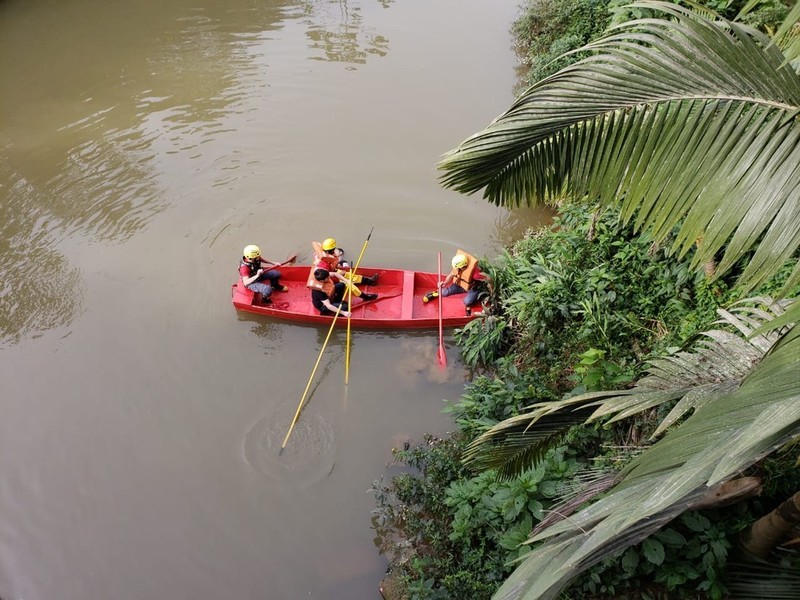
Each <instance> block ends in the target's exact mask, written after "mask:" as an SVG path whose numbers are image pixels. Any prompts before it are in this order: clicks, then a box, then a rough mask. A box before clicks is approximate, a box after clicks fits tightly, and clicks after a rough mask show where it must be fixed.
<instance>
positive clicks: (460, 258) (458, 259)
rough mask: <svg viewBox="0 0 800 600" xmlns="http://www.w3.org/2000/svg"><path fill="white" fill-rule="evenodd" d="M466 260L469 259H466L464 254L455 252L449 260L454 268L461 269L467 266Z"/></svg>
mask: <svg viewBox="0 0 800 600" xmlns="http://www.w3.org/2000/svg"><path fill="white" fill-rule="evenodd" d="M468 262H469V261H468V260H467V257H466V256H464V255H463V254H456V255H455V256H454V257H453V260H451V261H450V263H451V264H452V265H453V268H454V269H463V268H464V267H466V266H467V263H468Z"/></svg>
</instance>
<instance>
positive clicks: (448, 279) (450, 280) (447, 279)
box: [437, 271, 454, 288]
mask: <svg viewBox="0 0 800 600" xmlns="http://www.w3.org/2000/svg"><path fill="white" fill-rule="evenodd" d="M453 278H454V277H453V272H452V271H450V272H449V273H448V274H447V277H445V278H444V281H440V282H439V283H438V284H437V285H438V287H440V288H446V287H447V286H449V285H450V284H451V283H453Z"/></svg>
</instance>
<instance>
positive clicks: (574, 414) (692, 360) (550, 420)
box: [463, 297, 800, 479]
mask: <svg viewBox="0 0 800 600" xmlns="http://www.w3.org/2000/svg"><path fill="white" fill-rule="evenodd" d="M798 304H800V303H798ZM787 306H792V304H791V302H790V301H788V300H787V301H781V302H775V301H773V300H772V298H769V297H758V298H750V299H747V300H742V301H740V302H737V303H736V304H734V305H733V306H731V307H730V309H729V310H719V311H718V312H719V314H720V317H721V319H720V320H719V321H718V323H720V324H728V325H731V326H732V327H734V328H735V329H736V330H738V332H739V335H737V334H735V333H732V332H729V331H724V330H721V329H720V330H712V331H707V332H705V333H704V334H702V337H701V339H700V341H699V342H698V344H697V345H696V346H695V348H693V350H692V351H691V352H688V351H687V352H679V353H677V354H674V355H672V356H667V357H663V358H657V359H654V360H653V361H651V363H650V366H649V368H648V373H647V375H646V376H645V377H643V378H642V379H640V380H639V381H638V382H637V383H636V385H635V386H634V387H633V388H632V389H629V390H618V391H604V392H590V393H588V394H581V395H579V396H573V397H570V398H566V399H564V400H561V401H557V402H542V403H537V404H534V405H533V406H531V407H530V409H529V410H528V411H527V412H525V413H523V414H521V415H518V416H516V417H512V418H510V419H506V420H505V421H502V422H500V423H498V424H497V425H494V426H493V427H491V428H490V429H489V430H487V431H486V432H484V433H483V434H482V435H480V436H479V437H477V438H476V439H474V440H473V441H472V442H471V443H470V444H469V445H468V446H467V448H466V450H465V452H464V455H463V460H464V463H465V464H466V465H468V466H470V467H472V468H475V469H478V470H485V469H498V470H499V477H500V478H501V479H508V478H510V477H514V476H515V475H518V474H519V473H521V472H522V471H524V470H525V469H528V468H530V466H531V465H532V464H535V463H537V462H539V461H540V460H541V459H542V458H543V456H544V454H545V452H546V451H547V450H548V449H549V448H551V447H553V446H554V445H555V444H557V443H559V442H560V441H561V440H562V439H563V436H564V435H565V434H566V432H567V431H568V430H569V428H570V427H572V426H573V425H577V424H579V423H583V422H584V421H588V422H591V421H596V420H598V419H601V418H610V420H609V422H610V423H613V422H615V421H620V420H622V419H627V418H629V417H631V416H633V415H636V414H639V413H641V412H644V411H646V410H650V409H652V408H655V407H657V406H660V405H662V404H665V403H668V402H673V401H675V400H679V401H678V403H677V404H676V405H675V406H674V407H673V408H672V410H671V411H670V413H669V414H668V415H667V416H666V418H665V419H664V420H663V421H662V423H661V424H660V425H659V427H658V428H657V429H656V431H655V433H654V434H653V438H654V439H655V438H657V437H659V436H660V435H661V434H662V433H663V432H664V431H666V430H667V429H668V428H669V427H671V426H672V425H674V424H675V423H676V422H678V421H679V420H681V419H682V418H684V417H685V416H686V415H687V414H689V413H691V412H692V411H697V410H699V409H700V408H702V407H703V406H705V405H706V404H708V403H711V402H715V401H718V400H720V399H722V398H725V397H727V396H728V395H729V394H730V393H732V392H733V391H734V390H735V389H736V388H737V387H738V386H739V384H740V383H741V381H742V379H743V378H744V377H745V376H746V375H747V374H748V373H749V372H750V371H751V370H752V369H753V367H754V365H756V364H758V362H759V361H760V360H761V359H762V357H763V356H764V354H765V353H767V352H768V351H769V350H770V348H771V347H772V345H773V344H774V343H775V342H776V341H777V340H778V339H779V337H780V334H781V333H782V331H780V330H773V331H771V332H766V333H764V334H759V335H753V332H754V330H757V329H759V328H760V327H761V326H762V324H764V323H768V322H769V321H770V320H771V319H774V318H776V317H779V316H781V315H783V314H784V311H785V309H786V307H787ZM747 336H751V337H749V339H747Z"/></svg>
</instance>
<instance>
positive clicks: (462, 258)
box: [422, 250, 489, 316]
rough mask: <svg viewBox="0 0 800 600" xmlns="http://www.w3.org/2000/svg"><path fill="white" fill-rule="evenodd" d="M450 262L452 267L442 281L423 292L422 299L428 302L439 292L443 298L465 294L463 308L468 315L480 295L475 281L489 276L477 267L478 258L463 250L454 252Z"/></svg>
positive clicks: (485, 279)
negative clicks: (431, 289)
mask: <svg viewBox="0 0 800 600" xmlns="http://www.w3.org/2000/svg"><path fill="white" fill-rule="evenodd" d="M450 264H451V266H452V267H453V268H452V270H451V271H450V273H448V274H447V277H445V279H444V281H440V282H439V283H437V284H436V288H437V289H436V290H434V291H432V292H428V293H427V294H425V296H424V297H423V298H422V301H423V302H430V301H431V300H433V299H434V298H438V297H439V294H441V295H442V296H443V297H445V298H446V297H447V296H453V295H455V294H466V296H464V308H465V309H466V312H467V316H469V315H471V314H472V305H473V304H475V303H476V302H477V301H478V297H479V295H480V290H479V289H478V288H477V282H479V281H488V279H489V278H488V277H487V276H486V275H484V274H483V273H481V270H480V269H479V268H478V259H477V258H475V257H474V256H472V255H471V254H469V253H467V252H464V251H463V250H458V251H457V252H456V255H455V256H454V257H453V259H452V260H451V261H450Z"/></svg>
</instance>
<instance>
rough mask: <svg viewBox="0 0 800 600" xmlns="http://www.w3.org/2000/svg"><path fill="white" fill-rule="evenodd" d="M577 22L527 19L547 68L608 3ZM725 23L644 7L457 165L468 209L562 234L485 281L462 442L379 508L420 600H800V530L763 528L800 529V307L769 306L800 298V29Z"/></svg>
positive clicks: (538, 235) (761, 12)
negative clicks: (527, 214) (736, 594)
mask: <svg viewBox="0 0 800 600" xmlns="http://www.w3.org/2000/svg"><path fill="white" fill-rule="evenodd" d="M570 5H571V6H573V7H574V6H576V3H567V2H563V3H559V2H548V3H545V2H531V3H530V6H529V9H530V10H531V11H532V13H533V14H529V15H528V16H527V17H526V18H524V19H523V20H521V21H520V23H519V24H518V26H517V29H516V31H517V33H518V35H521V32H522V31H523V30H525V29H527V30H529V31H532V32H538V33H535V35H536V36H537V37H541V38H542V39H539V40H538V42H537V43H540V45H539V46H537V47H536V49H535V50H532V51H534V52H535V54H536V56H538V57H542V56H544V55H545V54H546V53H547V52H550V50H551V49H552V45H553V43H555V42H556V41H558V40H562V41H563V40H565V39H566V38H567V37H569V36H572V37H573V38H574V39H576V40H577V39H581V40H582V42H585V41H586V39H585V38H587V37H588V38H593V37H595V36H596V32H595V30H594V27H595V26H596V25H597V24H598V22H599V21H600V20H602V19H601V16H600V15H602V14H604V12H603V11H604V10H605V9H607V8H608V7H609V6H610V5H609V4H603V3H590V2H587V3H578V6H579V7H580V10H576V11H575V13H574V14H576V15H578V17H576V19H577V21H581V20H585V19H587V18H590V19H592V20H591V22H583V23H580V22H574V21H571V19H572V13H570V11H569V10H568V8H569V6H570ZM703 6H705V8H712V9H713V10H714V11H716V12H718V13H720V12H721V13H723V16H727V17H732V16H734V15H736V14H738V13H739V11H740V9H741V8H742V6H740V5H737V3H736V2H730V3H728V2H717V3H710V2H706V3H704V4H703V5H702V6H695V7H694V10H695V11H696V12H692V11H689V10H686V9H682V8H680V7H678V6H676V5H673V4H669V3H664V2H647V1H645V2H639V3H636V4H633V5H630V6H627V7H625V9H624V11H622V12H617V13H616V14H615V15H614V16H612V17H611V19H612V20H614V22H618V23H620V25H619V27H618V28H617V29H616V30H615V35H614V36H609V37H606V38H603V39H600V40H594V41H593V43H592V46H591V48H589V49H586V50H585V51H582V52H581V53H577V54H575V55H572V56H570V57H568V58H567V59H566V62H571V66H570V67H569V68H568V69H566V70H562V71H559V73H558V75H557V76H555V77H549V78H546V79H544V80H542V81H538V82H537V83H535V84H534V85H533V86H532V87H531V88H530V89H529V90H528V91H526V92H525V93H524V94H523V95H522V96H521V97H520V98H519V99H518V100H517V101H516V102H515V104H514V106H512V107H511V108H510V109H509V111H508V112H507V113H506V114H505V115H503V116H501V117H500V118H498V119H497V120H495V121H494V122H493V123H492V124H491V125H489V127H487V129H486V130H485V131H484V132H480V133H478V134H476V135H474V136H471V137H470V138H468V139H467V140H466V141H465V142H464V143H463V144H462V145H461V146H460V147H459V148H457V149H455V150H453V151H452V152H451V153H449V154H448V155H447V156H446V157H445V158H444V160H443V161H442V163H441V164H440V167H441V168H442V169H443V170H444V172H445V174H444V176H443V184H444V185H446V186H448V187H451V188H453V189H456V190H458V191H461V192H464V193H472V192H476V191H479V190H483V193H484V196H485V197H486V198H487V199H488V200H489V201H492V202H495V203H497V204H501V205H505V206H509V207H513V206H517V205H519V204H532V203H535V202H542V201H545V202H551V203H555V202H558V203H559V204H560V217H559V219H558V221H557V223H556V225H555V226H554V227H553V228H550V229H548V230H543V231H537V232H530V234H529V235H527V236H526V237H525V238H524V239H522V240H520V241H519V242H517V243H516V244H515V245H514V246H513V247H512V248H510V249H509V251H508V252H507V253H506V254H505V255H504V256H502V257H500V258H499V259H498V260H496V261H493V262H492V264H485V265H483V267H484V268H485V270H486V271H487V272H488V273H490V274H491V275H492V277H493V279H494V281H495V285H494V292H493V294H492V296H491V297H490V298H488V299H487V302H488V304H489V306H490V314H489V316H488V317H486V318H483V319H481V320H478V321H475V322H473V323H471V324H470V325H469V326H468V327H466V328H465V329H464V330H463V331H462V332H461V333H460V334H459V344H460V346H461V348H462V353H463V357H464V360H465V361H466V362H467V364H469V365H470V366H472V367H473V368H474V369H475V372H476V377H475V378H474V380H473V381H472V382H471V383H470V384H469V385H468V386H467V388H466V390H465V393H464V395H463V396H462V397H461V398H460V399H459V400H458V401H456V402H454V403H452V404H451V405H450V406H449V407H448V410H449V411H450V412H451V413H452V414H453V416H454V418H455V420H456V423H457V424H458V426H459V432H457V433H456V434H454V435H453V436H452V437H451V438H449V439H446V440H434V439H432V438H429V439H427V440H426V443H425V444H423V445H421V446H419V447H416V448H413V449H410V450H408V451H403V452H399V453H397V456H396V457H397V459H398V460H399V461H400V462H401V463H403V464H405V465H407V466H408V467H410V472H408V473H406V474H404V475H402V476H400V477H397V478H394V479H393V480H392V481H390V482H389V483H387V484H383V483H381V484H378V485H377V486H376V498H377V499H378V509H377V522H378V523H379V524H380V529H381V533H382V534H383V539H384V540H387V545H391V543H389V542H388V540H394V541H398V540H399V544H398V546H397V547H398V548H400V547H402V549H403V550H402V553H399V554H402V559H401V560H398V561H396V563H395V564H394V572H395V574H396V576H397V577H398V578H399V579H401V580H403V581H404V582H405V587H406V590H407V591H408V593H409V596H410V597H411V598H413V599H416V600H422V599H429V598H471V599H472V598H474V599H481V598H489V597H494V598H496V599H497V600H505V599H513V600H517V599H520V598H522V597H523V596H524V597H525V598H528V599H532V598H556V597H563V598H587V597H594V598H698V597H708V598H722V597H723V596H724V595H725V594H726V590H727V589H728V587H729V586H731V587H733V586H737V587H738V588H739V589H743V590H749V591H747V592H745V593H747V594H749V595H750V597H761V598H781V597H791V594H792V593H794V591H796V584H797V581H798V575H797V573H798V569H800V557H798V554H797V552H796V551H792V550H791V547H789V546H787V547H786V548H784V549H783V550H782V552H781V553H780V555H777V554H775V553H774V548H775V545H776V544H778V543H780V542H781V540H783V539H785V538H786V537H787V536H791V535H792V534H791V531H792V530H791V527H792V525H796V523H789V526H788V527H787V528H772V529H771V530H770V531H769V532H766V531H765V529H764V527H772V525H774V524H775V523H774V522H773V521H774V520H773V521H764V520H761V521H759V522H758V523H755V521H756V520H757V519H760V518H761V517H763V516H764V515H765V514H767V513H769V512H770V511H772V510H773V509H776V507H778V506H779V505H780V506H781V507H784V509H786V510H784V509H782V510H784V513H783V514H794V513H797V512H800V492H798V490H800V470H798V469H797V465H798V456H799V455H800V444H798V441H800V405H798V402H797V398H798V395H800V368H798V366H800V329H798V328H794V327H793V325H794V323H795V322H796V321H797V320H798V319H800V303H791V302H775V301H773V300H772V298H768V297H763V295H764V294H767V293H770V294H780V295H783V296H791V295H793V294H796V293H797V291H798V290H797V285H798V282H799V281H800V267H799V266H798V260H797V259H798V253H800V219H798V218H797V211H798V206H800V195H799V194H800V191H799V190H800V170H798V169H797V168H796V165H798V164H800V117H798V115H799V114H800V75H798V70H797V65H796V63H793V62H791V61H796V60H797V58H798V57H800V36H798V32H797V27H798V25H797V23H798V20H800V9H798V8H797V7H795V8H793V9H792V11H791V12H789V13H788V17H787V21H786V22H785V23H784V24H783V25H781V26H780V27H779V26H778V24H777V20H779V19H780V18H782V15H785V14H787V12H788V11H787V7H786V6H784V5H783V4H782V3H780V2H774V1H772V2H761V3H749V4H748V6H747V9H748V10H749V11H750V12H748V13H747V14H745V15H744V16H741V19H743V20H745V22H748V21H747V20H748V19H749V23H750V24H751V25H754V26H756V27H758V28H760V29H761V30H762V32H765V33H766V34H767V35H763V34H760V33H755V32H754V31H753V30H752V29H750V28H745V27H740V26H738V25H737V24H736V23H731V22H728V21H719V20H717V18H716V17H715V16H714V15H712V14H710V13H708V11H705V10H704V9H703ZM754 7H755V9H756V10H752V9H753V8H754ZM537 11H538V12H537ZM548 15H549V16H548ZM581 15H583V16H581ZM585 15H591V17H586V16H585ZM652 17H657V18H652ZM629 19H638V20H629ZM668 20H669V22H668ZM767 36H769V37H767ZM770 38H772V40H773V41H774V42H776V44H771V43H770ZM582 42H581V43H582ZM570 43H572V42H570ZM565 45H568V44H565ZM527 47H528V48H531V49H533V48H534V44H531V43H529V44H527ZM590 53H591V54H590ZM787 59H788V61H787ZM575 61H577V62H575ZM566 62H565V63H562V64H566ZM564 198H571V199H573V201H572V202H564V201H563V199H564ZM745 294H748V295H749V296H751V297H752V296H753V295H754V294H758V295H760V296H758V297H755V298H754V299H752V300H751V301H748V302H742V301H739V299H740V298H742V297H744V295H745ZM737 301H739V302H737ZM718 318H719V319H721V320H717V319H718ZM755 330H758V335H753V332H754V331H755ZM793 511H794V512H793ZM795 537H796V534H795ZM753 556H759V557H761V560H762V561H763V562H760V563H758V567H753V566H752V565H753ZM731 561H735V562H736V563H737V564H738V565H739V566H737V567H736V568H735V569H733V571H736V574H737V577H736V578H731V577H730V575H731V572H729V570H728V568H727V567H728V565H729V563H730V562H731ZM742 564H745V565H747V566H745V567H742V566H741V565H742ZM743 571H744V575H743ZM776 573H778V576H776V575H775V574H776ZM792 586H794V587H792Z"/></svg>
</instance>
